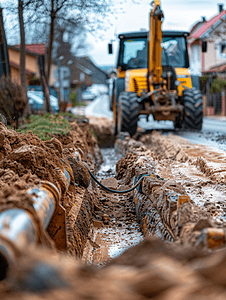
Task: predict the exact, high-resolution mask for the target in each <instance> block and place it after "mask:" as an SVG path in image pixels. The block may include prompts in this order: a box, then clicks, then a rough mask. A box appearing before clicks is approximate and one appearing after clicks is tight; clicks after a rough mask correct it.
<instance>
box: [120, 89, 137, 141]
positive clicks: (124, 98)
mask: <svg viewBox="0 0 226 300" xmlns="http://www.w3.org/2000/svg"><path fill="white" fill-rule="evenodd" d="M118 106H119V107H118V121H119V122H118V130H119V132H120V131H123V132H129V134H130V135H131V136H133V135H134V134H135V133H136V131H137V122H138V118H139V103H138V101H137V93H133V92H122V93H121V94H120V95H119V105H118Z"/></svg>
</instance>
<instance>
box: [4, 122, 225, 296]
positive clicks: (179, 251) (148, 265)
mask: <svg viewBox="0 0 226 300" xmlns="http://www.w3.org/2000/svg"><path fill="white" fill-rule="evenodd" d="M103 124H104V121H103ZM1 126H3V127H1V133H2V134H3V137H2V138H1V136H0V138H1V139H0V140H3V142H2V148H1V149H2V150H1V154H2V158H1V160H0V164H1V169H2V173H1V175H0V177H1V178H0V183H1V185H2V186H1V187H2V190H3V191H4V193H2V194H1V198H0V199H3V200H4V201H6V200H7V197H8V199H9V200H10V201H11V199H12V194H13V195H14V194H16V195H18V197H17V199H18V201H19V200H20V202H23V201H21V199H25V200H24V201H25V202H26V203H30V204H32V201H31V199H26V197H25V196H24V190H25V189H26V188H27V187H28V186H29V184H30V183H32V184H33V183H37V184H38V183H39V181H40V180H43V178H48V180H51V181H52V182H53V183H55V184H58V185H59V186H60V184H61V183H60V180H59V179H58V177H57V175H55V173H54V170H55V168H57V167H59V166H61V165H60V164H61V163H62V160H60V158H61V157H62V158H63V159H64V160H66V157H67V158H68V157H70V159H71V161H72V162H73V167H72V169H73V171H74V177H75V179H76V180H75V183H72V184H71V185H70V187H69V190H68V191H67V192H66V191H65V192H64V193H63V198H62V201H61V202H62V205H63V206H64V207H65V209H66V220H67V241H68V253H69V254H70V256H68V254H66V253H65V254H60V253H57V252H56V251H53V250H50V249H48V248H46V247H44V246H45V245H44V244H43V247H42V248H40V247H36V248H35V249H27V251H26V253H24V255H22V256H21V258H20V259H19V261H18V264H17V265H16V266H15V278H14V282H13V284H12V285H10V286H8V285H3V286H1V285H0V295H1V299H53V298H54V299H60V300H61V299H62V300H63V299H65V298H67V299H93V300H94V299H96V300H105V299H110V300H111V299H112V300H116V299H122V300H124V299H125V300H127V299H137V300H145V299H150V298H152V299H156V300H157V299H170V300H171V299H175V300H176V299H224V298H225V297H226V287H225V276H226V272H225V266H224V264H225V261H226V248H225V245H226V244H225V243H226V235H225V229H226V228H225V224H226V223H225V216H226V215H225V213H226V207H225V203H224V202H225V201H224V199H225V195H226V190H225V181H226V164H225V156H226V154H225V152H224V151H219V150H218V149H215V148H209V147H206V146H200V145H193V144H190V143H189V142H188V141H187V140H185V139H182V138H179V137H177V136H175V135H169V136H163V135H161V134H160V133H158V132H153V133H152V134H151V135H150V134H148V135H143V136H142V137H140V140H134V139H131V138H130V137H129V136H128V135H127V134H122V135H120V136H119V137H118V139H117V141H116V143H115V148H114V149H113V148H106V149H102V150H101V153H100V151H99V148H98V145H97V141H96V138H95V135H97V138H98V137H99V135H102V132H103V131H102V130H103V129H102V127H101V126H100V125H98V124H93V126H94V127H92V128H93V130H95V132H94V134H95V135H94V134H93V133H92V131H90V127H89V125H87V124H86V123H84V124H81V125H79V126H78V124H74V125H73V129H72V131H71V132H70V134H69V135H68V136H67V137H62V136H57V137H55V139H53V140H52V141H50V142H48V143H42V142H40V141H38V140H37V139H36V137H34V136H33V135H32V134H31V133H29V134H30V136H29V137H28V136H22V137H21V136H17V135H16V138H15V137H14V136H15V133H14V132H13V131H10V132H8V131H7V129H6V128H5V127H4V125H1ZM95 126H96V127H95ZM106 126H107V125H106ZM108 129H109V128H108ZM109 134H110V133H109V132H108V131H106V137H107V136H108V135H109ZM104 139H106V138H104ZM15 141H19V142H15ZM21 143H22V144H21ZM103 144H104V142H103ZM34 146H35V147H39V148H38V150H39V151H33V150H34V149H33V148H32V147H34ZM21 147H26V149H27V148H28V149H29V151H28V154H27V153H26V155H25V158H26V159H27V161H26V160H25V159H24V157H23V156H22V155H21V156H20V155H18V154H17V152H19V153H20V151H21ZM29 147H30V148H29ZM18 149H19V150H20V151H18ZM23 149H24V148H22V150H23ZM75 152H76V153H77V154H76V156H75V155H73V154H74V153H75ZM15 153H16V154H15ZM40 153H41V154H43V156H44V158H43V157H41V154H40ZM78 156H79V157H80V158H81V159H82V161H85V162H87V164H88V165H89V167H90V169H91V170H92V171H93V173H94V174H95V175H96V176H97V178H98V179H99V180H101V182H102V184H104V185H105V186H107V187H109V188H111V189H121V190H125V189H128V188H129V187H131V186H132V185H133V184H134V182H136V180H138V179H139V178H140V177H141V176H143V175H145V176H144V179H143V181H142V184H141V186H140V187H138V188H137V189H135V190H134V191H133V192H130V193H128V194H123V195H119V196H118V195H117V194H115V193H108V192H106V191H103V190H102V189H100V187H99V186H98V185H97V184H96V183H95V182H94V181H93V180H90V178H89V175H88V173H87V172H86V171H85V169H84V168H83V167H82V165H81V164H80V162H78V161H77V160H76V158H77V157H78ZM41 159H42V164H41V165H40V163H38V162H39V161H41ZM30 160H31V161H32V162H33V164H34V166H35V168H37V170H38V172H37V174H36V172H35V168H34V167H33V166H32V164H31V163H29V162H30ZM101 160H103V164H102V165H101ZM18 163H20V164H21V165H20V166H19V167H18ZM35 163H36V165H35ZM25 166H28V168H27V170H28V171H27V173H23V170H25ZM42 166H45V167H46V166H47V167H46V169H47V171H46V173H45V172H44V171H43V169H42V168H41V167H42ZM100 166H101V167H100ZM99 167H100V168H99ZM78 170H80V172H79V171H78ZM12 172H13V173H12ZM20 172H21V173H20ZM9 174H11V175H10V176H8V175H9ZM43 174H44V175H43ZM52 174H54V176H53V175H52ZM147 175H148V176H147ZM44 176H46V177H44ZM51 176H52V177H51ZM21 182H23V185H22V183H21ZM9 189H11V191H13V192H11V193H9V192H8V193H7V192H6V190H9ZM14 191H15V192H14ZM22 192H23V193H22ZM19 193H20V194H19ZM21 193H22V194H21ZM22 196H23V197H22ZM10 197H11V198H10ZM4 203H6V204H7V201H6V202H4Z"/></svg>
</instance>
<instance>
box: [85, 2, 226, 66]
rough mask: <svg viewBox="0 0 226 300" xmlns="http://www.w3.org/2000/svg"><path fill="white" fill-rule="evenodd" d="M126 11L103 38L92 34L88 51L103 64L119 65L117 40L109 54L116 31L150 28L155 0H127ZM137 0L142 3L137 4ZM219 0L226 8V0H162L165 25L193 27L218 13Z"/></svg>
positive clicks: (97, 61) (177, 28) (181, 28)
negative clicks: (112, 51)
mask: <svg viewBox="0 0 226 300" xmlns="http://www.w3.org/2000/svg"><path fill="white" fill-rule="evenodd" d="M114 1H115V2H118V3H119V5H118V7H122V8H123V11H124V12H125V13H118V15H117V18H113V17H112V23H113V26H111V28H110V29H109V30H107V32H103V34H102V41H101V39H96V38H95V37H90V38H89V43H90V44H91V45H92V46H91V49H90V51H89V53H87V54H88V55H89V56H90V57H91V58H92V59H93V61H94V62H95V63H96V64H97V65H99V66H103V65H115V56H116V54H117V49H116V48H117V42H114V55H108V54H107V44H108V43H109V41H110V40H111V39H114V36H115V34H119V33H122V32H129V31H139V30H140V29H143V28H145V29H148V26H149V24H148V22H149V11H150V8H151V6H150V4H149V3H150V2H151V0H127V1H126V3H124V4H123V5H122V4H121V5H120V2H121V3H122V1H120V0H114ZM135 1H137V2H138V1H139V2H141V4H134V2H135ZM218 4H223V5H224V8H225V9H226V1H225V0H223V1H221V0H219V1H217V0H161V6H162V10H163V12H164V16H165V18H164V22H163V29H171V30H185V31H189V30H190V29H191V27H192V26H193V25H194V24H195V23H196V22H197V21H199V20H201V19H202V16H203V17H206V19H207V20H209V19H210V18H212V17H213V16H215V15H216V14H218Z"/></svg>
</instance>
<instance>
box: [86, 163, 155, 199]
mask: <svg viewBox="0 0 226 300" xmlns="http://www.w3.org/2000/svg"><path fill="white" fill-rule="evenodd" d="M82 164H83V166H84V167H86V169H87V170H88V171H89V174H90V176H91V177H92V178H93V179H94V180H95V182H96V183H98V184H99V185H100V186H101V187H102V188H103V189H105V190H106V191H108V192H111V193H117V194H124V193H129V192H131V191H133V190H134V189H135V188H136V187H137V186H138V185H140V184H141V181H142V180H143V179H144V177H145V176H150V175H149V174H147V175H143V177H141V178H140V179H139V180H138V182H137V183H136V184H135V185H134V186H133V187H132V188H131V189H129V190H125V191H118V190H112V189H109V188H108V187H106V186H104V185H103V184H102V183H101V182H100V181H99V180H98V179H96V177H95V176H94V175H93V174H92V172H91V171H90V170H89V168H88V167H87V166H86V165H85V164H84V163H82Z"/></svg>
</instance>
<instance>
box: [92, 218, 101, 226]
mask: <svg viewBox="0 0 226 300" xmlns="http://www.w3.org/2000/svg"><path fill="white" fill-rule="evenodd" d="M93 226H94V227H102V226H103V222H102V221H99V220H93Z"/></svg>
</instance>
